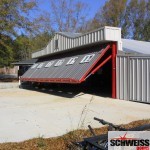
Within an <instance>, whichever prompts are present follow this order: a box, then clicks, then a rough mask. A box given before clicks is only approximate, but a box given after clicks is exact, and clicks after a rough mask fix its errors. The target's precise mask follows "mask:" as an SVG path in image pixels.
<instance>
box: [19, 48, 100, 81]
mask: <svg viewBox="0 0 150 150" xmlns="http://www.w3.org/2000/svg"><path fill="white" fill-rule="evenodd" d="M102 49H103V48H101V49H100V48H95V49H94V48H93V49H92V53H91V52H90V51H89V50H87V51H82V52H81V51H78V52H76V54H71V53H66V54H63V56H61V57H60V58H49V59H48V60H46V61H44V60H42V61H40V62H37V64H41V63H44V65H43V66H42V67H41V68H37V67H36V68H34V69H32V68H30V69H29V70H28V71H27V72H26V73H25V74H24V75H23V76H22V79H23V78H26V79H29V80H30V79H68V78H70V79H74V80H80V79H81V78H82V77H83V76H84V75H85V73H86V72H87V71H88V69H89V68H91V67H92V65H93V64H94V63H95V62H96V61H97V59H98V58H99V57H100V53H101V51H102ZM89 54H95V55H94V57H93V58H92V60H91V61H90V62H88V63H80V62H81V60H82V59H83V58H84V57H85V56H86V55H89ZM72 57H78V59H77V60H76V61H75V63H74V64H72V65H66V64H67V62H68V61H69V60H70V58H72ZM61 59H64V60H65V61H64V62H63V64H62V65H61V66H58V67H55V66H54V65H55V64H56V62H57V61H58V60H61ZM50 61H54V64H53V65H52V66H51V67H49V68H46V67H45V65H46V64H48V62H50Z"/></svg>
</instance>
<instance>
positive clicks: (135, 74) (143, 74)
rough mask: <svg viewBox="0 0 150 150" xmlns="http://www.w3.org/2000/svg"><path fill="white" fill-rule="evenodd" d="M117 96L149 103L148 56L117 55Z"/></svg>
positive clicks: (149, 78)
mask: <svg viewBox="0 0 150 150" xmlns="http://www.w3.org/2000/svg"><path fill="white" fill-rule="evenodd" d="M117 98H119V99H125V100H133V101H138V102H146V103H150V56H149V57H142V56H141V57H140V56H138V57H137V56H117Z"/></svg>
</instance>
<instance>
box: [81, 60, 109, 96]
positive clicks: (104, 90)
mask: <svg viewBox="0 0 150 150" xmlns="http://www.w3.org/2000/svg"><path fill="white" fill-rule="evenodd" d="M111 67H112V66H111V61H109V62H107V63H106V64H105V65H104V66H103V67H102V68H100V69H99V70H98V71H97V72H96V73H95V74H93V75H91V76H90V77H89V78H88V79H87V80H86V81H85V82H84V83H82V84H81V87H82V89H83V91H84V92H85V93H89V94H95V95H98V96H103V97H111V94H112V93H111V92H112V75H111V74H112V71H111Z"/></svg>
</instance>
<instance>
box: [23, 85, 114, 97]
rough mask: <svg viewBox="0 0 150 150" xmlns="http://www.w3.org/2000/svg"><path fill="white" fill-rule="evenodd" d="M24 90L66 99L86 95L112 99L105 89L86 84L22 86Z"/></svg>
mask: <svg viewBox="0 0 150 150" xmlns="http://www.w3.org/2000/svg"><path fill="white" fill-rule="evenodd" d="M21 88H23V89H26V90H32V91H37V92H42V93H47V94H51V95H56V96H60V97H66V98H74V97H78V96H81V95H84V94H92V95H96V96H103V97H111V94H110V92H108V90H107V89H105V88H99V87H95V86H93V87H92V86H87V85H85V84H78V85H76V84H52V83H51V84H48V83H45V84H28V83H24V84H22V87H21Z"/></svg>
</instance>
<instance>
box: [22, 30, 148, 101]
mask: <svg viewBox="0 0 150 150" xmlns="http://www.w3.org/2000/svg"><path fill="white" fill-rule="evenodd" d="M122 44H123V45H122ZM140 47H141V48H142V49H143V51H142V50H141V49H140ZM149 54H150V42H141V41H135V40H125V39H121V29H120V28H116V27H103V28H99V29H97V30H94V31H92V32H88V33H85V34H80V33H66V32H59V33H56V34H55V35H54V37H53V38H52V40H51V41H50V42H49V44H48V45H47V47H45V48H44V49H42V50H40V51H37V52H34V53H33V54H32V58H38V61H37V62H36V63H35V64H34V65H33V66H32V67H31V68H30V69H29V70H28V71H27V72H25V74H23V76H22V77H21V81H22V82H39V83H67V84H81V83H85V82H88V81H90V80H91V82H97V83H100V82H101V81H102V82H103V86H105V85H106V84H107V85H108V86H109V87H110V88H111V95H112V97H113V98H118V99H124V100H134V101H141V102H146V103H150V55H149Z"/></svg>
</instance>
